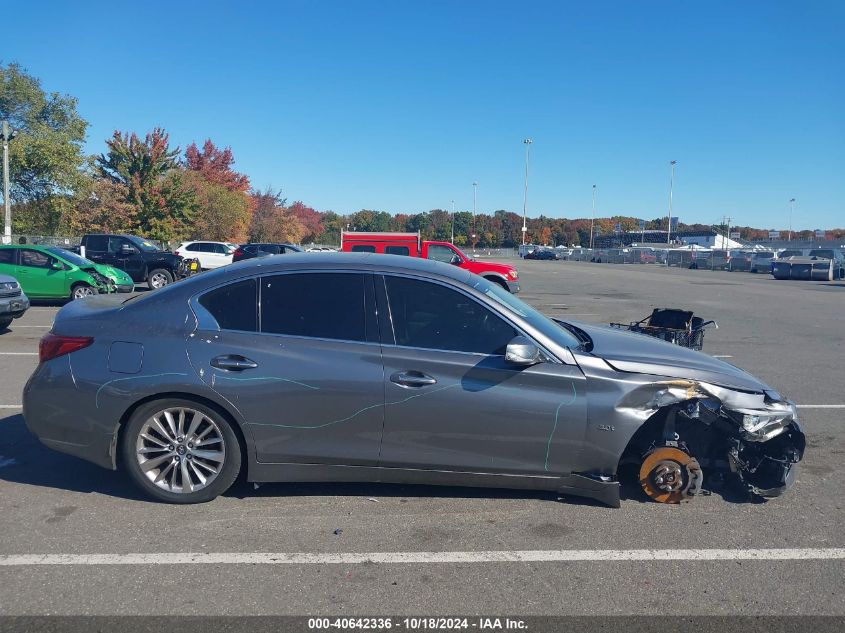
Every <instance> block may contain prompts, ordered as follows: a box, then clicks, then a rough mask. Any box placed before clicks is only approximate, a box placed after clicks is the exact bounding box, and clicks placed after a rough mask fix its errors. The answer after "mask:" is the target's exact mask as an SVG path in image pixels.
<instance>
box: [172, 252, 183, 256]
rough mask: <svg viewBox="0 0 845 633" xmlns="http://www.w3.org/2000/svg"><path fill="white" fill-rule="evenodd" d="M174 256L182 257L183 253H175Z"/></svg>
mask: <svg viewBox="0 0 845 633" xmlns="http://www.w3.org/2000/svg"><path fill="white" fill-rule="evenodd" d="M173 254H174V255H176V256H178V257H182V253H180V252H179V251H173Z"/></svg>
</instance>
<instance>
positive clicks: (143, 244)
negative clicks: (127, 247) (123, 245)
mask: <svg viewBox="0 0 845 633" xmlns="http://www.w3.org/2000/svg"><path fill="white" fill-rule="evenodd" d="M126 237H127V238H128V239H129V241H130V242H132V243H133V244H134V245H135V246H137V247H138V248H140V249H141V250H142V251H144V252H145V253H157V252H158V251H160V250H161V249H160V248H159V247H158V246H156V245H155V244H153V243H152V242H151V241H149V240H145V239H144V238H142V237H135V236H134V235H127V236H126Z"/></svg>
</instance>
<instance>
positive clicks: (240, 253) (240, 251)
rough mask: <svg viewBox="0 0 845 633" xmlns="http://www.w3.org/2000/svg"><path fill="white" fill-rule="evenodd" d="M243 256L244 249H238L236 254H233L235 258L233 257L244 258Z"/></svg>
mask: <svg viewBox="0 0 845 633" xmlns="http://www.w3.org/2000/svg"><path fill="white" fill-rule="evenodd" d="M243 254H244V249H242V248H236V249H235V252H234V253H232V256H233V257H243Z"/></svg>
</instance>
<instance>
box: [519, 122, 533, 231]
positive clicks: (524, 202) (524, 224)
mask: <svg viewBox="0 0 845 633" xmlns="http://www.w3.org/2000/svg"><path fill="white" fill-rule="evenodd" d="M522 142H523V143H524V144H525V188H524V189H523V192H522V245H523V246H525V236H526V235H527V233H528V224H527V222H528V159H529V156H530V154H531V143H533V142H534V141H532V140H531V139H530V138H527V139H525V140H523V141H522Z"/></svg>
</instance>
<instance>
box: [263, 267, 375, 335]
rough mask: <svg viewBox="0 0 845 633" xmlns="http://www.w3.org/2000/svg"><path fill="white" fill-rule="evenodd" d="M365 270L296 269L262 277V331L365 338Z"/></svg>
mask: <svg viewBox="0 0 845 633" xmlns="http://www.w3.org/2000/svg"><path fill="white" fill-rule="evenodd" d="M364 296H365V295H364V274H363V273H294V274H289V275H273V276H268V277H263V278H262V279H261V331H262V332H265V333H268V334H286V335H289V336H308V337H313V338H327V339H338V340H344V341H364V340H365V336H366V335H365V332H366V328H365V313H364V306H365V303H364Z"/></svg>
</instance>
